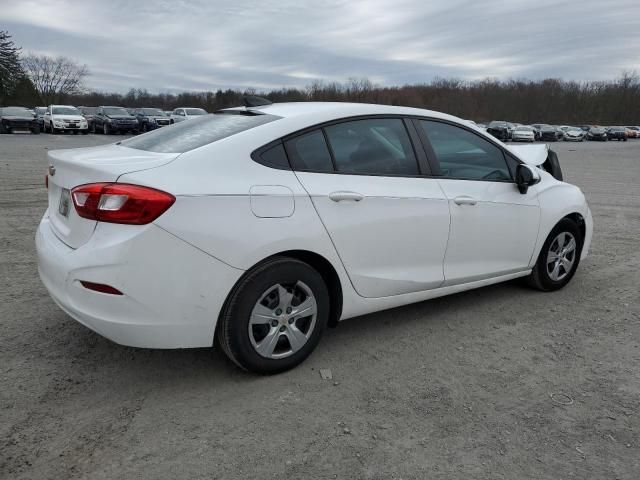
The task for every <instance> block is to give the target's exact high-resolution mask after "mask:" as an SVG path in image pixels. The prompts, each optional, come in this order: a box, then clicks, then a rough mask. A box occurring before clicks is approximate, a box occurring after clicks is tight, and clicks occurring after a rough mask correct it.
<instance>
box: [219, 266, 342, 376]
mask: <svg viewBox="0 0 640 480" xmlns="http://www.w3.org/2000/svg"><path fill="white" fill-rule="evenodd" d="M328 319H329V293H328V290H327V286H326V285H325V283H324V280H323V278H322V276H321V275H320V274H319V273H318V272H317V271H316V270H314V269H313V268H312V267H311V266H309V265H308V264H306V263H304V262H301V261H299V260H295V259H293V258H289V257H275V258H273V259H271V260H268V261H266V262H264V263H263V264H261V265H259V266H257V267H256V268H254V269H253V270H251V271H250V272H248V273H247V274H246V275H245V276H244V277H243V278H242V279H241V280H240V281H239V282H238V284H237V285H236V287H234V289H233V291H232V292H231V294H230V295H229V298H228V299H227V302H226V303H225V307H224V309H223V311H222V314H221V316H220V321H219V325H218V329H217V340H218V344H219V345H220V346H221V347H222V350H223V351H224V352H225V353H226V355H227V356H228V357H229V358H230V359H231V360H232V361H233V362H234V363H236V364H237V365H238V366H240V367H241V368H244V369H245V370H249V371H251V372H254V373H259V374H275V373H280V372H284V371H286V370H289V369H291V368H293V367H295V366H297V365H298V364H300V363H301V362H302V361H304V360H305V359H306V358H307V357H308V356H309V355H310V354H311V352H312V351H313V350H314V348H315V347H316V345H317V344H318V342H319V341H320V337H321V336H322V333H323V331H324V329H325V327H326V325H327V321H328Z"/></svg>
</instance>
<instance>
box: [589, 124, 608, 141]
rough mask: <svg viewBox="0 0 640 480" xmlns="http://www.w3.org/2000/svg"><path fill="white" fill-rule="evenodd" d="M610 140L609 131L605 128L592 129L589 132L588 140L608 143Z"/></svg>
mask: <svg viewBox="0 0 640 480" xmlns="http://www.w3.org/2000/svg"><path fill="white" fill-rule="evenodd" d="M608 139H609V138H608V136H607V130H606V129H605V128H604V127H591V128H590V129H589V131H588V132H587V140H597V141H599V142H606V141H607V140H608Z"/></svg>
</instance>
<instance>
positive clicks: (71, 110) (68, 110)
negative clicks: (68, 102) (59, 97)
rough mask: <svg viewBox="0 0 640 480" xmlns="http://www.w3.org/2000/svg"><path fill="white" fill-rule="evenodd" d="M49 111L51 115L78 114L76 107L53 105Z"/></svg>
mask: <svg viewBox="0 0 640 480" xmlns="http://www.w3.org/2000/svg"><path fill="white" fill-rule="evenodd" d="M51 113H52V114H53V115H80V112H79V111H78V109H77V108H76V107H53V108H52V109H51Z"/></svg>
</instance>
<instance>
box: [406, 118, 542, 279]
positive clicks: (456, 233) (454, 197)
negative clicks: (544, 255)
mask: <svg viewBox="0 0 640 480" xmlns="http://www.w3.org/2000/svg"><path fill="white" fill-rule="evenodd" d="M415 123H416V127H417V128H419V129H421V132H420V133H421V135H423V137H422V138H423V139H424V141H425V144H426V145H425V146H426V148H427V151H428V154H429V156H430V158H431V159H432V160H434V161H435V164H433V165H432V168H433V169H434V171H435V172H436V173H438V174H440V175H439V177H438V178H439V180H438V182H439V183H440V185H441V187H442V189H443V191H444V193H445V195H446V197H447V200H448V202H449V209H450V212H451V228H450V233H449V242H448V245H447V252H446V255H445V259H444V276H445V283H444V284H445V285H455V284H460V283H467V282H472V281H475V280H482V279H485V278H490V277H495V276H500V275H506V274H510V273H515V272H519V271H523V270H527V269H528V265H529V262H530V260H531V256H532V254H533V250H534V247H535V243H536V239H537V236H538V227H539V223H540V206H539V203H538V194H537V190H536V188H535V187H531V188H529V190H528V191H527V193H526V194H521V193H520V192H519V190H518V188H517V187H516V185H515V183H514V181H513V173H514V170H515V164H517V161H516V160H514V159H512V158H510V157H509V156H508V154H505V152H504V151H503V149H502V148H501V147H500V146H499V145H498V144H497V143H494V142H492V141H490V140H489V139H487V138H485V137H483V136H481V135H480V134H479V133H476V132H474V131H472V130H471V129H468V128H466V127H463V126H460V125H455V124H452V123H448V122H441V121H435V120H416V121H415ZM509 162H512V165H509Z"/></svg>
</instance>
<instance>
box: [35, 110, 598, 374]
mask: <svg viewBox="0 0 640 480" xmlns="http://www.w3.org/2000/svg"><path fill="white" fill-rule="evenodd" d="M408 126H410V127H411V128H410V129H407V127H408ZM212 160H214V161H212ZM47 161H48V164H49V166H50V171H53V172H54V173H55V175H49V177H48V185H49V190H48V200H49V208H48V210H47V211H46V213H45V214H44V216H43V218H42V221H41V222H40V225H39V227H38V230H37V233H36V238H35V241H36V250H37V254H38V272H39V274H40V277H41V279H42V282H43V284H44V286H45V287H46V288H47V290H48V291H49V293H50V294H51V296H52V297H53V298H54V299H55V301H56V303H57V304H58V305H60V306H61V308H62V309H63V310H64V311H65V312H66V313H67V314H69V315H70V316H71V317H73V318H75V319H76V320H78V321H79V322H81V323H82V324H83V325H85V326H87V327H88V328H91V329H93V330H95V331H96V332H99V334H101V335H103V336H105V337H107V338H110V339H111V340H113V341H115V342H117V343H121V344H124V345H129V346H132V347H147V348H187V347H194V348H197V347H211V346H212V345H213V344H214V341H215V342H217V343H216V344H217V345H219V346H220V347H221V348H222V350H223V351H224V352H225V353H226V354H227V355H228V356H229V357H230V358H231V359H232V360H233V361H234V362H235V363H236V364H237V365H239V366H240V367H242V368H244V369H247V370H250V371H253V372H258V373H262V374H274V373H278V372H282V371H284V370H287V369H290V368H293V367H295V366H296V365H298V364H299V363H301V362H302V361H303V360H304V359H306V358H307V357H308V356H309V355H310V354H311V352H312V351H313V350H314V348H315V347H316V346H317V344H318V342H319V340H320V337H321V336H322V334H323V332H324V330H325V328H326V327H327V326H328V325H334V324H335V323H336V322H338V321H339V320H344V319H348V318H353V317H356V316H361V315H364V314H367V313H372V312H375V311H379V310H382V309H388V308H393V307H398V306H401V305H406V304H409V303H414V302H420V301H424V300H428V299H431V298H435V297H439V296H443V295H447V294H452V293H457V292H461V291H464V290H469V289H472V288H478V287H483V286H487V285H491V284H496V283H498V282H504V281H509V280H513V279H515V278H526V279H527V280H528V282H529V284H530V285H531V286H533V287H534V288H536V289H538V290H541V291H554V290H559V289H561V288H563V287H564V286H565V285H567V284H568V283H569V282H570V281H571V279H572V277H573V276H574V274H575V272H576V270H577V269H578V267H579V264H580V262H581V260H582V259H584V258H585V257H586V255H587V253H588V251H589V246H590V243H591V238H592V232H593V220H592V214H591V211H590V209H589V206H588V204H587V202H586V200H585V197H584V194H583V193H582V191H581V190H580V189H579V188H578V187H576V186H574V185H571V184H569V183H566V182H564V181H562V180H561V173H560V172H559V168H558V170H556V172H555V175H552V174H551V173H550V172H549V170H547V169H546V168H547V167H546V166H545V165H546V164H547V163H553V162H555V165H557V157H556V156H555V155H553V161H552V160H550V155H549V151H548V149H547V148H546V146H545V145H537V146H536V145H528V146H522V145H520V146H515V147H513V146H512V147H511V148H508V147H507V146H506V145H504V144H502V143H501V142H499V141H497V140H495V138H493V137H492V136H490V135H489V134H488V133H486V132H482V131H480V130H478V129H476V128H473V127H471V126H470V125H469V124H468V123H467V122H465V121H464V120H461V119H456V118H454V117H451V116H449V115H443V114H441V113H438V112H433V111H428V110H422V109H417V108H404V107H393V106H388V105H370V104H350V103H312V102H309V103H307V102H300V103H288V104H272V105H268V106H264V105H262V106H257V107H253V108H251V109H250V110H248V109H245V107H241V108H238V109H231V110H226V111H222V112H217V113H215V114H211V115H206V116H200V118H197V119H194V120H191V121H188V122H182V123H181V124H179V125H176V126H174V127H172V128H161V129H158V130H156V131H154V132H149V133H147V134H145V135H141V136H138V137H134V138H129V139H126V140H123V141H122V142H118V144H110V145H102V146H98V147H91V148H84V149H71V150H69V149H67V150H57V151H56V150H49V151H48V153H47ZM434 174H435V175H434ZM558 177H560V178H558ZM390 225H391V226H392V228H390ZM445 253H446V255H445ZM557 300H558V298H557V297H553V298H549V299H548V302H550V303H551V304H554V302H556V301H557ZM522 307H523V305H522V304H518V305H517V308H516V310H514V312H515V313H514V315H519V314H520V312H521V311H522ZM461 308H464V307H463V306H461ZM470 313H471V312H470ZM359 323H361V324H362V325H361V326H362V327H364V328H366V327H365V325H364V322H359ZM356 327H357V326H356ZM426 329H427V328H426V327H425V330H426ZM334 339H335V336H334ZM385 348H388V349H391V348H397V349H399V348H403V346H402V345H399V344H395V345H394V344H392V343H389V344H387V345H386V346H385Z"/></svg>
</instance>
